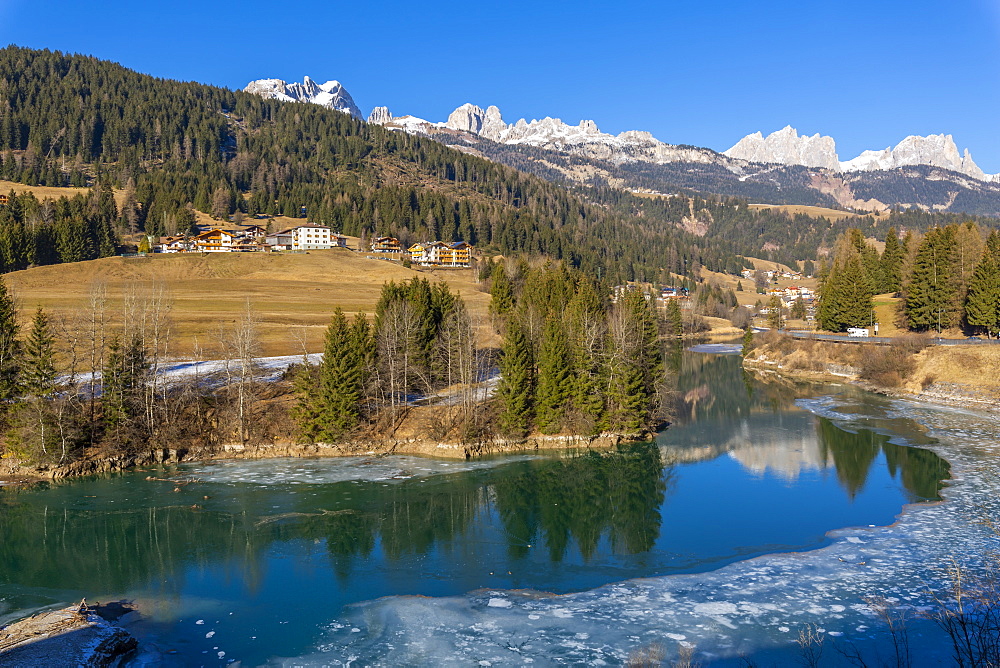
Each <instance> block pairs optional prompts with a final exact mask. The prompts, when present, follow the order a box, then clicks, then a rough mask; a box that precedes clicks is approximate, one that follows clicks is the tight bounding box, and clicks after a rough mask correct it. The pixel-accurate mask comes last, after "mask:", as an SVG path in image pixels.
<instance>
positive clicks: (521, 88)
mask: <svg viewBox="0 0 1000 668" xmlns="http://www.w3.org/2000/svg"><path fill="white" fill-rule="evenodd" d="M8 43H13V44H18V45H21V46H29V47H36V48H49V49H57V50H61V51H68V52H79V53H86V54H91V55H95V56H98V57H100V58H106V59H111V60H115V61H118V62H120V63H122V64H124V65H126V66H127V67H130V68H132V69H135V70H138V71H141V72H146V73H149V74H154V75H157V76H161V77H169V78H175V79H182V80H194V81H201V82H205V83H212V84H217V85H221V86H226V87H230V88H239V87H242V86H243V85H245V84H246V83H247V82H248V81H250V80H252V79H258V78H265V77H274V78H280V79H285V80H301V78H302V76H303V75H306V74H308V75H309V76H311V77H312V78H314V79H317V80H319V81H325V80H327V79H338V80H340V81H341V82H342V83H343V84H344V85H345V86H346V87H347V89H348V91H350V93H351V95H352V96H353V97H354V99H355V101H356V102H357V103H358V105H359V106H360V107H361V108H362V110H363V111H364V112H365V113H367V112H368V111H369V110H370V109H371V108H372V107H374V106H377V105H386V106H388V107H389V108H390V110H391V111H392V112H393V113H394V114H396V115H403V114H407V113H408V114H413V115H415V116H420V117H422V118H426V119H428V120H433V121H437V120H444V119H445V118H446V116H447V114H448V113H449V112H450V111H451V110H452V109H454V108H455V107H457V106H458V105H460V104H462V103H463V102H473V103H475V104H478V105H480V106H482V107H486V106H487V105H490V104H495V105H497V106H498V107H500V110H501V111H502V112H503V114H504V118H505V120H507V121H508V122H513V121H514V120H517V119H518V118H520V117H522V116H524V117H527V118H528V119H529V120H530V119H532V118H541V117H544V116H554V117H558V118H562V119H563V120H564V121H567V122H570V123H576V122H578V121H579V120H580V119H582V118H587V119H593V120H595V121H596V122H597V124H598V126H599V127H600V128H601V129H602V130H604V131H605V132H613V133H618V132H621V131H623V130H630V129H639V130H649V131H651V132H652V133H653V134H654V135H655V136H656V137H658V138H660V139H662V140H664V141H667V142H671V143H684V144H695V145H699V146H708V147H710V148H714V149H717V150H724V149H726V148H728V147H729V146H731V145H732V144H733V143H735V142H736V141H737V140H738V139H739V138H740V137H742V136H743V135H745V134H747V133H750V132H754V131H756V130H761V131H763V132H764V133H765V134H766V133H768V132H771V131H773V130H777V129H779V128H781V127H783V126H784V125H786V124H791V125H793V126H794V127H796V128H798V130H799V131H800V132H803V133H807V134H812V133H815V132H819V133H821V134H827V135H831V136H833V137H834V138H835V139H836V140H837V148H838V152H839V154H840V157H841V159H848V158H852V157H854V156H855V155H857V154H858V153H859V152H861V151H862V150H863V149H867V148H871V149H878V148H884V147H885V146H888V145H894V144H895V143H896V142H898V141H899V140H901V139H902V138H903V137H905V136H906V135H909V134H930V133H939V132H945V133H951V134H953V135H954V137H955V140H956V142H957V143H958V145H959V148H966V147H968V148H969V149H970V150H971V151H972V154H973V157H974V158H975V159H976V161H977V162H978V163H979V165H980V166H981V167H982V168H983V169H985V170H986V171H988V172H1000V139H998V138H1000V135H998V132H997V130H998V119H1000V113H998V112H1000V0H957V1H956V0H939V1H934V0H908V1H905V2H904V1H902V0H875V1H873V0H865V1H858V0H839V1H838V2H814V1H810V0H796V1H794V2H793V1H790V0H780V1H775V2H767V1H766V0H761V1H759V2H747V1H746V0H743V1H739V2H737V1H730V0H691V1H676V2H675V1H670V0H662V1H660V2H648V3H646V2H636V1H634V0H618V1H617V2H600V3H597V2H590V1H586V0H585V1H581V2H572V3H571V2H565V3H553V2H543V1H533V2H525V1H523V0H515V1H512V2H504V3H486V2H469V1H468V0H463V1H460V2H459V1H456V0H438V1H436V2H417V1H413V0H411V1H409V2H399V1H397V0H383V1H381V2H366V1H365V0H354V1H352V2H338V1H336V0H334V1H327V2H316V1H307V2H284V3H282V2H259V1H255V0H249V1H246V2H241V3H235V2H234V3H218V2H212V1H211V0H201V1H199V2H190V1H188V0H179V1H177V2H168V3H141V2H140V3H135V2H122V1H120V0H111V1H108V2H100V1H98V2H65V1H64V0H63V1H59V2H56V1H53V0H0V44H8Z"/></svg>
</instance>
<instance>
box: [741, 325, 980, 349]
mask: <svg viewBox="0 0 1000 668" xmlns="http://www.w3.org/2000/svg"><path fill="white" fill-rule="evenodd" d="M754 331H758V332H765V331H767V330H766V329H762V328H757V327H755V328H754ZM782 331H783V332H784V333H785V334H789V335H791V336H793V337H795V338H796V339H817V340H821V341H842V342H844V343H883V344H889V343H892V342H893V341H895V339H894V338H893V337H891V336H847V335H846V334H817V333H816V332H804V331H796V330H787V329H786V330H782ZM927 342H928V343H929V344H931V345H941V346H987V345H991V344H992V345H996V344H1000V340H997V339H982V340H980V341H970V340H969V339H939V338H932V339H927Z"/></svg>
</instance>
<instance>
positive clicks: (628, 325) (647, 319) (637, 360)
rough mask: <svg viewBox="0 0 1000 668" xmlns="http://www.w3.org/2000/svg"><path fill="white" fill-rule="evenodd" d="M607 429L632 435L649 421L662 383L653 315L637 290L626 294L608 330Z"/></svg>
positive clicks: (661, 367) (612, 314)
mask: <svg viewBox="0 0 1000 668" xmlns="http://www.w3.org/2000/svg"><path fill="white" fill-rule="evenodd" d="M608 334H609V336H608V338H609V341H608V351H607V355H608V362H607V365H606V373H607V390H606V392H607V401H608V411H607V416H606V419H607V427H608V428H610V429H612V430H614V431H621V432H626V433H635V432H637V431H639V430H641V429H643V428H645V427H648V426H649V425H650V423H651V422H652V421H653V417H654V416H653V409H654V404H655V399H656V397H657V394H658V392H659V389H660V384H661V383H662V380H663V354H662V351H661V349H660V343H659V333H658V331H657V325H656V314H655V313H654V312H653V310H652V308H651V306H650V305H649V303H648V302H647V301H646V298H645V295H643V294H642V292H641V291H639V290H626V291H625V292H624V294H623V295H622V296H621V298H620V299H619V302H618V303H617V304H616V305H615V308H614V309H613V311H612V313H611V316H610V325H609V328H608Z"/></svg>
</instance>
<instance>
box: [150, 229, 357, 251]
mask: <svg viewBox="0 0 1000 668" xmlns="http://www.w3.org/2000/svg"><path fill="white" fill-rule="evenodd" d="M346 247H347V237H345V236H344V235H343V234H339V233H337V232H334V231H332V230H331V229H330V228H329V227H327V226H325V225H314V224H309V223H307V224H305V225H299V226H297V227H292V228H289V229H287V230H283V231H281V232H276V233H274V234H268V233H267V230H265V229H264V228H263V227H260V226H259V225H250V226H248V227H245V228H241V229H235V230H233V229H221V228H213V229H210V230H205V231H204V232H201V233H200V234H196V235H194V236H190V237H189V236H172V237H160V241H159V243H158V244H157V245H156V246H155V247H154V249H153V250H154V251H155V252H158V253H266V252H270V251H297V250H323V249H327V248H346Z"/></svg>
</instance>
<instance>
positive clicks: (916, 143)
mask: <svg viewBox="0 0 1000 668" xmlns="http://www.w3.org/2000/svg"><path fill="white" fill-rule="evenodd" d="M910 165H931V166H933V167H943V168H944V169H950V170H953V171H956V172H961V173H962V174H965V175H966V176H971V177H973V178H975V179H980V180H984V181H988V180H995V177H991V176H989V175H987V174H985V173H984V172H983V170H982V169H980V168H979V165H977V164H976V163H975V161H974V160H973V159H972V155H971V154H970V153H969V149H965V151H964V153H959V151H958V146H956V145H955V139H954V138H953V137H952V136H951V135H946V134H939V135H927V136H926V137H920V136H917V135H910V136H909V137H907V138H905V139H904V140H903V141H901V142H899V143H898V144H896V146H895V147H894V148H885V149H883V150H881V151H864V152H862V153H861V155H859V156H858V157H856V158H854V159H852V160H847V161H845V162H842V163H841V165H840V168H841V169H842V170H843V171H848V172H856V171H874V170H882V169H895V168H897V167H907V166H910Z"/></svg>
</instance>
